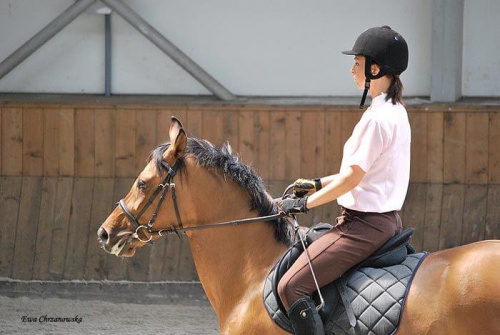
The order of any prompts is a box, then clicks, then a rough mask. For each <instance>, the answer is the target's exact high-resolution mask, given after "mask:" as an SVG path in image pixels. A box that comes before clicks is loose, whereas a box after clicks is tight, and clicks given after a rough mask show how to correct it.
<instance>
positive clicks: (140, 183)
mask: <svg viewBox="0 0 500 335" xmlns="http://www.w3.org/2000/svg"><path fill="white" fill-rule="evenodd" d="M147 186H148V184H146V182H145V181H144V180H141V179H138V180H137V187H138V188H139V189H141V190H145V189H146V187H147Z"/></svg>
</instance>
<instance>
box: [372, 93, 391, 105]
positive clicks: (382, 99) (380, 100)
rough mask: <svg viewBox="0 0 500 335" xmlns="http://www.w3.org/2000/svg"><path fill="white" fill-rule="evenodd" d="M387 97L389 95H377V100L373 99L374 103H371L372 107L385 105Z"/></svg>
mask: <svg viewBox="0 0 500 335" xmlns="http://www.w3.org/2000/svg"><path fill="white" fill-rule="evenodd" d="M386 97H387V93H384V92H382V93H380V94H379V95H377V96H376V97H375V98H373V99H372V103H371V105H370V107H371V108H376V107H379V106H381V105H383V104H385V103H386V101H385V98H386Z"/></svg>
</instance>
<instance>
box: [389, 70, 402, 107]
mask: <svg viewBox="0 0 500 335" xmlns="http://www.w3.org/2000/svg"><path fill="white" fill-rule="evenodd" d="M391 77H392V80H391V85H389V89H388V90H387V97H386V98H385V100H386V101H389V99H391V102H392V104H393V105H395V104H396V103H400V104H403V83H402V82H401V79H399V75H393V76H391Z"/></svg>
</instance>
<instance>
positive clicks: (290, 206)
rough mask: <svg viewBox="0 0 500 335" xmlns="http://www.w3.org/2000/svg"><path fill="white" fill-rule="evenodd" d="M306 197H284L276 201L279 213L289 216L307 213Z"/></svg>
mask: <svg viewBox="0 0 500 335" xmlns="http://www.w3.org/2000/svg"><path fill="white" fill-rule="evenodd" d="M306 203H307V197H305V198H293V197H289V198H285V199H282V200H281V201H280V202H279V203H278V210H279V213H280V214H281V215H282V216H284V215H288V216H291V215H292V214H301V213H307V211H308V209H307V206H306Z"/></svg>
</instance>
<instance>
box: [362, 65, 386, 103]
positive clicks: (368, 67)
mask: <svg viewBox="0 0 500 335" xmlns="http://www.w3.org/2000/svg"><path fill="white" fill-rule="evenodd" d="M384 75H385V71H383V70H382V68H381V69H380V71H379V73H377V74H376V75H372V58H371V57H369V56H365V78H366V79H365V90H364V91H363V96H362V97H361V103H360V104H359V109H363V106H364V105H365V101H366V96H367V95H368V90H370V83H371V81H372V79H378V78H382V77H383V76H384Z"/></svg>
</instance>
